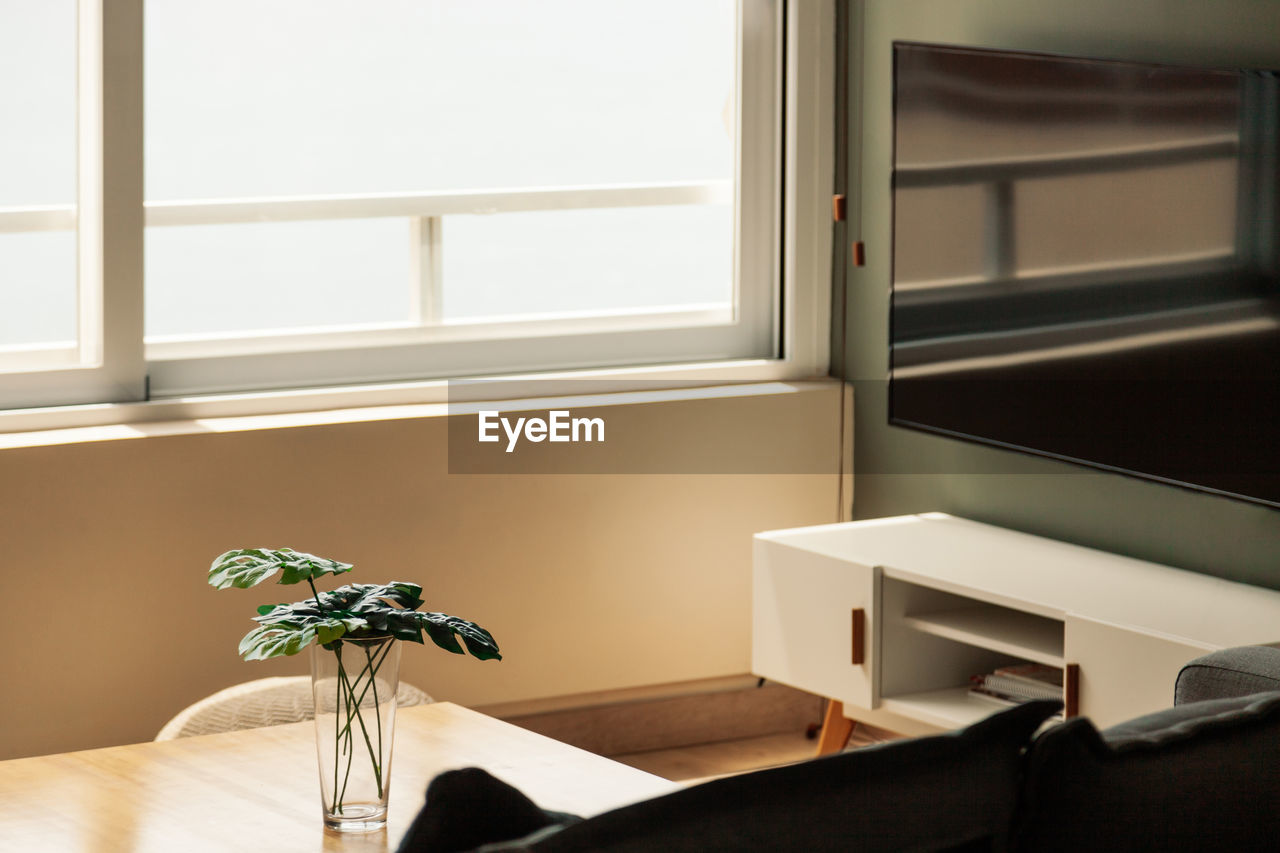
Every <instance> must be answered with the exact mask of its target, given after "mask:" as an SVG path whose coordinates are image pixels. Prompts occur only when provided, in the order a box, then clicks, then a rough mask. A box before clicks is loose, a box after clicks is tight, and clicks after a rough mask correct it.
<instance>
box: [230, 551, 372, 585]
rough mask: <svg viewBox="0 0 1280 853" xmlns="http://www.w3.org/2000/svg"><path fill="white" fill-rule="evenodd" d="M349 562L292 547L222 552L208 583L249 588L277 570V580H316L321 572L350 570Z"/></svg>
mask: <svg viewBox="0 0 1280 853" xmlns="http://www.w3.org/2000/svg"><path fill="white" fill-rule="evenodd" d="M351 568H352V566H351V564H350V563H340V562H338V561H337V560H328V559H325V558H324V557H317V556H315V555H314V554H304V553H302V552H301V551H295V550H293V549H292V548H281V549H279V550H277V551H273V550H270V549H267V548H243V549H240V550H236V551H227V552H226V553H225V554H221V555H220V556H219V557H218V558H217V559H216V560H214V561H213V565H211V566H210V567H209V585H210V586H212V587H214V588H215V589H226V588H227V587H231V586H234V587H236V588H238V589H248V588H250V587H253V586H257V585H258V584H260V583H262V582H263V581H265V580H267V579H268V578H270V577H272V576H274V575H275V574H276V573H277V572H279V573H280V581H279V582H280V583H284V584H294V583H301V582H303V581H306V580H315V579H316V578H320V577H323V576H324V575H337V574H341V573H342V572H349V571H351Z"/></svg>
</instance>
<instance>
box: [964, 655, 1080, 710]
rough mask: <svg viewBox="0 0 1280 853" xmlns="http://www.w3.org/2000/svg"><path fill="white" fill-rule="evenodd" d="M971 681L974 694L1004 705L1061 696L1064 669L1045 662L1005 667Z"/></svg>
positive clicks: (974, 677)
mask: <svg viewBox="0 0 1280 853" xmlns="http://www.w3.org/2000/svg"><path fill="white" fill-rule="evenodd" d="M969 680H970V685H971V686H970V688H969V692H970V694H971V695H973V696H974V697H976V698H979V699H983V700H986V701H993V702H996V703H1000V704H1005V705H1016V704H1018V703H1019V702H1029V701H1031V700H1032V699H1061V698H1062V670H1061V669H1059V668H1058V667H1053V666H1047V665H1045V664H1039V663H1028V664H1017V665H1015V666H1004V667H1000V668H998V669H996V670H995V671H993V672H989V673H986V674H984V675H975V676H973V677H972V678H970V679H969Z"/></svg>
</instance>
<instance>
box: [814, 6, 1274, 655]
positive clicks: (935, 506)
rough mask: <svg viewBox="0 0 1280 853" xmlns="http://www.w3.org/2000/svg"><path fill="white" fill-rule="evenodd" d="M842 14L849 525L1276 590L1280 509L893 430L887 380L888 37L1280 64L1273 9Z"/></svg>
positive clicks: (955, 9)
mask: <svg viewBox="0 0 1280 853" xmlns="http://www.w3.org/2000/svg"><path fill="white" fill-rule="evenodd" d="M846 12H847V14H846V16H845V21H844V25H845V27H846V28H847V34H848V39H849V41H848V43H849V44H850V45H851V48H850V50H849V60H850V61H849V71H848V80H849V91H848V105H847V109H848V115H849V116H851V117H853V118H852V119H851V120H850V122H849V125H848V131H849V132H848V143H847V144H848V157H849V159H848V162H847V173H848V184H847V191H848V193H849V196H850V199H851V204H850V210H851V216H850V221H849V222H848V223H847V224H846V225H845V226H843V227H842V229H841V233H842V234H843V235H844V237H845V242H846V243H848V242H852V241H856V240H858V239H861V240H863V241H864V242H865V244H866V266H864V267H861V268H849V269H847V270H846V275H845V279H844V285H845V287H846V288H847V289H846V292H845V293H844V294H843V296H844V303H845V312H846V316H845V328H846V329H847V334H846V335H845V340H844V342H843V351H844V358H843V362H842V363H841V364H837V365H836V369H837V370H840V369H843V371H844V376H845V377H846V378H847V379H850V380H852V382H853V386H854V394H855V407H854V408H855V422H854V448H855V458H854V471H855V473H856V478H855V485H854V504H853V512H854V517H855V518H874V517H879V516H887V515H900V514H904V513H913V512H924V511H930V510H940V511H944V512H950V513H953V514H955V515H959V516H964V517H967V518H973V519H977V520H979V521H986V522H990V523H993V524H999V525H1003V526H1006V527H1010V528H1014V529H1018V530H1025V531H1029V532H1032V533H1038V534H1041V535H1045V536H1050V537H1053V538H1056V539H1063V540H1067V541H1071V542H1077V543H1080V544H1084V545H1090V546H1093V547H1098V548H1102V549H1105V550H1108V551H1113V552H1116V553H1121V554H1128V555H1131V556H1136V557H1140V558H1143V559H1148V560H1154V561H1156V562H1161V563H1167V564H1170V565H1177V566H1181V567H1184V568H1189V569H1193V570H1196V571H1202V572H1206V573H1210V574H1215V575H1220V576H1223V577H1227V578H1231V579H1233V580H1239V581H1246V582H1250V583H1257V584H1260V585H1264V586H1269V587H1275V588H1280V510H1272V509H1267V508H1264V507H1259V506H1255V505H1251V504H1248V503H1244V502H1241V501H1236V500H1231V499H1228V498H1220V497H1214V496H1210V495H1206V494H1201V493H1197V492H1193V491H1189V490H1186V489H1181V488H1178V487H1174V486H1166V485H1160V484H1157V483H1152V482H1147V481H1143V480H1139V479H1136V478H1131V477H1126V476H1122V475H1117V474H1105V473H1099V472H1094V471H1091V470H1090V469H1087V468H1083V467H1080V466H1074V465H1066V464H1062V463H1056V462H1052V461H1049V460H1044V459H1038V458H1034V457H1030V456H1026V455H1023V454H1017V453H1009V452H1005V451H999V450H995V449H991V448H985V447H980V446H977V445H973V444H969V443H966V442H960V441H954V440H950V439H945V438H939V437H934V436H929V435H924V434H921V433H916V432H912V431H908V430H903V429H897V428H890V427H889V426H888V425H887V413H886V402H887V401H886V385H885V382H884V380H885V378H886V377H887V376H888V368H889V365H888V351H889V347H888V316H889V282H890V247H891V229H890V210H891V207H890V162H891V156H890V155H891V150H892V147H891V146H892V139H891V102H890V97H891V73H890V72H891V65H890V58H891V44H892V42H893V41H894V40H912V41H924V42H940V43H949V44H962V45H970V46H975V47H990V48H1005V49H1018V50H1031V51H1044V52H1050V53H1065V54H1075V55H1087V56H1097V57H1104V58H1117V59H1120V58H1124V59H1134V60H1146V61H1159V62H1170V63H1183V64H1196V65H1211V66H1232V65H1260V66H1264V67H1267V66H1269V67H1274V68H1280V3H1277V2H1272V0H1125V1H1124V2H1115V0H865V1H864V2H859V0H850V2H849V5H848V7H847V9H846ZM841 251H842V252H843V253H844V257H846V258H847V257H849V254H848V252H849V247H848V245H845V246H844V248H843V249H842V250H841ZM838 302H839V300H838V299H837V304H838ZM1277 440H1280V437H1278V439H1277ZM1277 634H1278V638H1280V626H1277Z"/></svg>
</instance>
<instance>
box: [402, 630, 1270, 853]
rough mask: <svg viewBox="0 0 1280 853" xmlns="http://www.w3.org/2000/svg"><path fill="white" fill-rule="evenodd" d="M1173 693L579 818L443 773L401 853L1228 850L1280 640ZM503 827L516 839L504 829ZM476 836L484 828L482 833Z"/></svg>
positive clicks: (1264, 833)
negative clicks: (1148, 704)
mask: <svg viewBox="0 0 1280 853" xmlns="http://www.w3.org/2000/svg"><path fill="white" fill-rule="evenodd" d="M1173 692H1174V701H1175V704H1174V706H1173V707H1171V708H1169V709H1167V710H1165V711H1160V712H1158V713H1155V714H1150V715H1147V716H1144V717H1140V718H1138V719H1135V720H1131V721H1129V722H1127V723H1124V724H1122V725H1119V726H1115V727H1112V728H1109V729H1106V730H1104V731H1101V732H1100V731H1098V730H1097V729H1096V728H1095V727H1094V726H1093V724H1092V723H1091V722H1090V721H1089V720H1088V719H1086V718H1076V719H1072V720H1068V721H1066V722H1065V723H1063V724H1061V725H1056V726H1052V727H1049V728H1046V729H1044V730H1043V731H1042V732H1041V733H1040V734H1038V735H1036V734H1035V733H1036V731H1037V729H1039V728H1040V724H1041V722H1042V721H1043V720H1044V719H1046V718H1047V717H1048V716H1049V715H1050V714H1052V713H1053V712H1054V711H1055V710H1056V709H1057V707H1058V703H1056V702H1030V703H1027V704H1025V705H1020V706H1018V707H1015V708H1011V709H1009V710H1007V711H1003V712H1001V713H998V714H995V715H993V716H991V717H989V718H987V719H986V720H983V721H981V722H979V723H976V724H974V725H972V726H969V727H968V728H965V729H961V730H959V731H956V732H950V733H947V734H943V735H936V736H932V737H923V738H913V739H909V740H902V741H894V742H891V743H887V744H882V745H877V746H873V747H868V748H864V749H858V750H853V751H850V752H847V753H844V754H841V755H835V756H830V757H826V758H820V759H815V760H812V761H807V762H803V763H801V764H797V765H791V766H788V767H780V768H774V769H770V770H762V771H758V772H755V773H748V774H744V775H741V776H734V777H730V778H726V779H720V780H716V781H713V782H708V783H706V784H702V785H697V786H694V787H690V788H687V789H684V790H681V791H677V792H675V793H673V794H669V795H667V796H664V797H658V798H655V799H652V800H647V801H644V802H641V803H636V804H633V805H630V806H626V807H624V808H621V809H617V810H614V811H612V812H607V813H605V814H602V815H599V816H596V817H593V818H590V819H588V820H585V821H579V820H577V819H575V818H572V817H570V816H566V815H555V814H552V813H547V812H543V811H542V810H540V809H538V808H537V807H536V806H535V805H534V804H533V803H531V802H529V801H528V800H527V799H526V798H524V797H523V795H522V794H520V792H518V791H516V790H514V789H512V788H510V787H509V786H507V785H505V784H504V783H502V782H500V781H498V780H496V779H493V778H492V777H490V776H488V775H487V774H485V773H484V772H483V771H480V770H467V771H454V772H452V773H446V774H441V776H440V777H438V778H437V779H436V780H435V781H434V782H433V783H432V785H431V787H430V788H428V791H427V802H426V804H425V806H424V808H423V810H422V812H421V813H420V814H419V816H418V819H417V820H416V821H415V823H414V825H413V827H411V829H410V831H409V833H408V834H407V835H406V836H405V839H404V842H403V844H402V846H401V848H400V849H401V853H426V851H457V850H481V851H522V850H529V851H537V853H576V851H584V853H585V851H608V853H633V851H634V853H640V851H664V853H667V852H668V851H677V853H678V852H679V851H688V853H693V852H694V851H698V853H702V851H722V850H724V851H732V850H742V851H747V850H751V851H760V850H841V851H844V850H865V851H889V850H895V851H897V850H911V851H933V850H948V851H1036V853H1040V851H1112V850H1115V851H1135V850H1138V851H1141V850H1151V851H1170V850H1193V851H1223V853H1226V851H1231V853H1239V851H1248V850H1271V849H1276V847H1277V841H1276V839H1277V838H1280V808H1278V807H1277V804H1280V649H1274V648H1270V647H1247V648H1240V649H1229V650H1226V651H1221V652H1216V653H1214V654H1210V655H1206V656H1205V657H1202V658H1199V659H1197V660H1195V661H1192V662H1191V663H1189V664H1187V665H1186V667H1184V668H1183V669H1182V671H1181V673H1180V674H1179V676H1178V679H1177V683H1176V685H1175V687H1174V691H1173ZM504 839H511V840H504ZM486 842H489V843H487V844H486Z"/></svg>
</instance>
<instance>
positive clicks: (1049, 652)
mask: <svg viewBox="0 0 1280 853" xmlns="http://www.w3.org/2000/svg"><path fill="white" fill-rule="evenodd" d="M880 605H881V606H880V632H881V643H880V650H881V660H880V662H881V666H880V673H879V675H880V679H879V688H880V692H879V697H880V704H881V707H883V708H884V709H885V710H888V711H891V712H894V713H899V714H902V715H904V716H908V717H911V718H913V719H918V720H924V721H927V722H930V723H933V724H934V725H937V726H941V727H944V728H954V727H958V726H964V725H968V724H970V723H973V722H976V721H978V720H980V719H982V718H984V717H987V716H989V715H991V714H992V713H995V712H996V711H998V710H1000V707H1001V705H1000V704H999V703H997V702H994V701H992V700H990V699H987V698H984V697H981V696H974V695H972V694H970V692H969V688H970V686H971V682H970V679H971V678H972V677H973V676H975V675H984V674H987V673H990V672H993V671H995V670H996V669H998V668H1000V667H1006V666H1014V665H1018V664H1026V663H1038V664H1045V665H1047V666H1054V667H1058V668H1063V667H1065V661H1064V658H1063V636H1064V630H1065V625H1064V622H1063V620H1061V619H1055V618H1052V617H1050V616H1044V615H1041V614H1038V613H1031V612H1028V611H1026V610H1020V609H1018V608H1016V607H1008V606H1004V605H1000V604H994V603H991V602H988V601H982V600H979V599H976V598H970V597H967V596H964V595H959V594H957V593H954V592H949V591H944V590H940V589H936V588H933V587H929V586H926V585H923V584H917V583H914V582H912V581H908V580H904V579H900V578H889V577H886V578H884V580H883V582H882V585H881V598H880Z"/></svg>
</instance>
